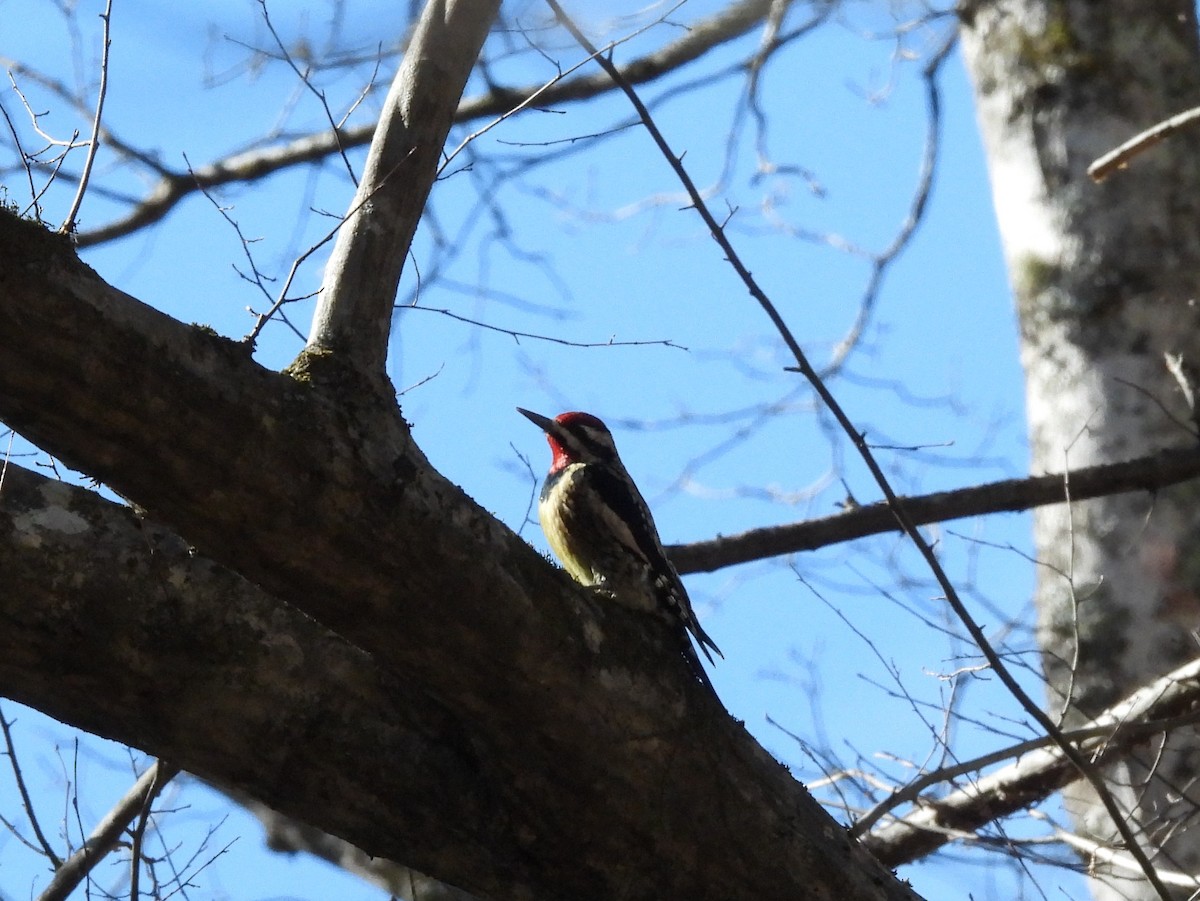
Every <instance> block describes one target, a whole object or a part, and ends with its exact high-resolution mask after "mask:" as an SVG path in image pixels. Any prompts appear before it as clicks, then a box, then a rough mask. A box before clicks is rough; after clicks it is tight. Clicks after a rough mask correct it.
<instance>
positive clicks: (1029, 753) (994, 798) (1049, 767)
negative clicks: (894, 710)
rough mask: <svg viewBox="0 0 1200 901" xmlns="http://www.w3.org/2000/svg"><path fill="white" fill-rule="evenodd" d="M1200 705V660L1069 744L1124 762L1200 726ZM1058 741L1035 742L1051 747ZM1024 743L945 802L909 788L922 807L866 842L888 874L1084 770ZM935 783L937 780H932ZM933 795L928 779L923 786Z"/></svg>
mask: <svg viewBox="0 0 1200 901" xmlns="http://www.w3.org/2000/svg"><path fill="white" fill-rule="evenodd" d="M1198 700H1200V660H1192V661H1190V662H1189V663H1187V664H1185V665H1184V666H1181V667H1179V668H1177V669H1176V670H1174V671H1173V672H1171V673H1168V674H1167V675H1165V676H1163V677H1161V678H1159V679H1156V680H1155V681H1154V682H1152V683H1151V684H1149V685H1146V686H1143V687H1142V688H1139V689H1138V690H1137V691H1135V692H1133V693H1132V694H1131V695H1129V696H1128V697H1126V698H1125V699H1124V700H1123V701H1121V702H1120V703H1118V704H1114V705H1113V706H1112V707H1110V708H1109V709H1108V710H1106V711H1105V712H1104V713H1102V714H1101V715H1100V716H1098V717H1096V718H1095V719H1094V720H1092V721H1091V722H1090V723H1088V724H1086V725H1085V726H1083V727H1082V728H1080V729H1077V730H1074V731H1072V732H1071V733H1070V734H1069V735H1068V736H1065V737H1067V738H1068V739H1069V740H1070V741H1071V743H1072V749H1073V750H1074V751H1075V753H1077V754H1086V755H1088V757H1089V758H1090V759H1092V760H1093V761H1095V762H1096V763H1100V762H1103V761H1106V760H1110V759H1113V758H1115V757H1119V756H1120V755H1121V754H1123V753H1125V752H1126V751H1127V749H1128V748H1129V747H1131V746H1132V745H1134V744H1136V743H1138V742H1140V741H1144V740H1145V739H1146V737H1147V736H1148V734H1156V733H1159V732H1164V731H1168V730H1169V729H1171V728H1176V727H1180V726H1184V725H1188V724H1194V722H1195V720H1196V711H1195V709H1194V708H1195V706H1196V704H1197V701H1198ZM1052 740H1053V739H1052V737H1049V736H1047V737H1046V738H1045V739H1037V740H1035V742H1037V743H1041V744H1048V743H1049V742H1050V741H1052ZM1032 745H1033V743H1023V744H1022V745H1018V746H1016V747H1013V748H1006V749H1003V750H1002V751H999V752H996V754H999V755H1004V756H1013V754H1014V752H1015V753H1016V754H1018V755H1019V759H1017V760H1016V761H1015V762H1013V763H1011V764H1009V765H1008V766H1006V767H1003V768H1001V769H999V770H997V771H996V772H994V773H991V774H989V775H987V776H984V777H982V778H980V779H977V780H974V781H973V782H971V783H970V784H969V785H967V786H965V787H964V788H961V789H958V790H957V791H954V792H951V793H950V794H947V795H944V796H942V797H940V798H936V799H932V800H922V799H920V798H918V797H915V796H914V795H913V793H912V792H910V791H909V789H908V787H907V786H906V787H905V788H904V789H902V792H903V794H904V797H903V799H902V800H906V801H907V800H911V801H915V802H916V804H917V809H916V810H914V811H912V812H911V813H909V814H908V815H906V816H904V817H903V818H900V819H896V820H894V821H892V822H890V823H888V824H886V825H884V826H882V827H880V828H877V829H875V830H873V831H872V832H870V833H868V834H867V835H865V836H863V838H862V841H863V844H865V845H866V846H867V847H868V848H869V849H870V850H871V852H872V853H873V854H875V855H876V856H877V857H878V858H879V859H880V860H882V861H884V862H885V863H887V864H888V865H889V866H899V865H900V864H902V863H905V862H907V861H912V860H916V859H918V858H921V857H924V856H926V855H928V854H929V853H931V852H932V851H935V850H936V849H937V848H939V847H941V846H942V845H944V844H946V843H947V842H948V841H950V840H951V839H952V838H953V835H954V834H955V833H963V832H968V833H969V832H972V831H974V830H976V829H978V828H980V827H981V826H983V825H985V824H986V823H989V822H991V821H993V820H995V819H997V818H999V817H1003V816H1007V815H1008V814H1010V813H1014V812H1016V811H1018V810H1021V809H1023V808H1025V807H1027V806H1029V805H1031V804H1034V803H1036V802H1038V801H1041V800H1044V799H1045V798H1047V797H1049V795H1050V794H1052V793H1053V792H1055V791H1057V790H1058V789H1060V788H1062V787H1063V786H1064V785H1067V784H1068V783H1070V782H1072V781H1074V780H1075V779H1076V778H1077V770H1076V767H1075V766H1074V764H1073V763H1072V762H1071V761H1070V760H1069V759H1068V757H1067V755H1066V754H1065V753H1064V751H1063V749H1062V748H1061V747H1040V748H1037V747H1033V746H1032ZM995 760H996V755H988V756H987V757H983V758H980V759H979V760H976V761H970V762H968V763H965V764H963V767H962V768H959V767H954V768H951V769H949V770H947V771H946V772H945V775H946V776H947V777H950V778H952V777H954V776H957V775H960V774H961V773H964V772H970V771H972V770H974V769H977V768H978V766H986V765H988V764H989V763H993V762H995ZM931 775H932V774H931ZM916 784H917V785H919V786H921V787H927V785H928V782H927V780H926V779H922V780H920V782H919V783H916ZM895 800H896V799H895V798H889V799H888V800H887V801H885V802H884V803H883V804H881V805H880V806H879V807H877V808H876V809H875V810H874V811H871V812H870V813H869V814H867V816H866V817H864V818H863V820H862V821H861V822H860V823H859V824H858V825H856V826H855V827H854V830H853V831H854V832H856V833H861V832H862V831H863V830H864V829H865V828H867V826H868V825H871V824H874V823H875V822H877V821H878V819H879V816H880V815H882V814H886V813H887V811H888V810H890V809H892V808H893V807H894V806H895V803H894V802H895Z"/></svg>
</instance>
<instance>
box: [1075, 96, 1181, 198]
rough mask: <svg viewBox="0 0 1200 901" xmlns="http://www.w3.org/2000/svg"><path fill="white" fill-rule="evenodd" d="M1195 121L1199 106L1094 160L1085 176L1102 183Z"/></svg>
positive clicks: (1177, 115) (1159, 124)
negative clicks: (1136, 157)
mask: <svg viewBox="0 0 1200 901" xmlns="http://www.w3.org/2000/svg"><path fill="white" fill-rule="evenodd" d="M1197 120H1200V106H1197V107H1193V108H1192V109H1190V110H1187V111H1185V112H1182V113H1178V114H1176V115H1174V116H1172V117H1171V118H1170V119H1166V120H1164V121H1162V122H1159V123H1158V124H1157V125H1155V126H1153V127H1152V128H1147V129H1146V130H1145V131H1143V132H1142V133H1141V134H1137V135H1134V136H1133V137H1132V138H1130V139H1129V140H1128V141H1126V142H1125V143H1124V144H1122V145H1121V146H1120V147H1117V148H1116V149H1115V150H1110V151H1109V152H1108V153H1106V154H1104V155H1103V156H1101V157H1099V158H1097V159H1096V161H1095V162H1094V163H1092V164H1091V165H1090V166H1088V168H1087V174H1088V176H1089V177H1090V178H1091V179H1092V181H1094V182H1097V183H1099V182H1102V181H1104V179H1106V178H1108V177H1109V176H1110V175H1112V174H1113V173H1114V172H1116V171H1117V170H1118V169H1124V168H1125V167H1126V166H1128V165H1129V161H1130V160H1131V159H1133V158H1134V157H1135V156H1137V155H1138V154H1140V153H1143V152H1145V151H1147V150H1149V149H1150V148H1151V147H1153V146H1154V145H1155V144H1158V143H1160V142H1162V141H1165V140H1166V139H1167V138H1169V137H1170V136H1171V135H1172V134H1174V133H1175V132H1177V131H1179V130H1180V129H1181V128H1187V127H1189V126H1191V125H1194V124H1195V123H1196V122H1197Z"/></svg>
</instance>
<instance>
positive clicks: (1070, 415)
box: [961, 0, 1200, 899]
mask: <svg viewBox="0 0 1200 901" xmlns="http://www.w3.org/2000/svg"><path fill="white" fill-rule="evenodd" d="M961 16H962V39H963V47H964V52H965V55H966V59H967V64H968V67H969V69H970V72H971V76H972V79H973V81H974V86H975V94H976V102H977V111H978V115H979V122H980V128H981V131H982V134H983V139H984V143H985V146H986V151H987V155H988V161H989V167H990V172H991V180H992V187H993V193H994V196H995V205H996V211H997V216H998V218H999V222H1000V230H1001V233H1002V236H1003V241H1004V249H1005V254H1006V259H1007V264H1008V270H1009V277H1010V280H1011V283H1012V286H1013V290H1014V293H1015V296H1016V306H1017V314H1018V317H1019V321H1020V332H1021V354H1022V363H1023V366H1024V369H1025V376H1026V400H1027V406H1028V418H1029V434H1030V444H1031V453H1032V464H1033V467H1034V470H1035V471H1038V472H1045V471H1059V470H1062V469H1064V468H1067V467H1069V468H1077V467H1081V466H1087V465H1090V464H1096V463H1104V462H1109V461H1115V460H1123V459H1128V458H1130V457H1134V456H1136V455H1139V454H1142V453H1146V452H1148V451H1151V450H1156V449H1160V448H1166V447H1180V446H1189V445H1192V444H1194V443H1195V441H1196V440H1197V436H1196V425H1195V419H1194V417H1193V413H1192V410H1191V409H1190V406H1189V403H1188V397H1187V394H1188V391H1185V390H1183V389H1182V388H1181V382H1180V380H1179V379H1177V378H1176V377H1175V376H1173V375H1172V374H1171V372H1170V370H1169V364H1170V361H1172V360H1180V359H1181V360H1182V364H1183V366H1182V368H1183V370H1184V371H1185V372H1186V371H1188V370H1189V367H1195V366H1197V365H1200V330H1198V328H1197V325H1198V324H1200V323H1198V318H1200V314H1198V311H1197V303H1196V297H1197V286H1196V275H1195V273H1196V271H1197V268H1198V267H1200V139H1198V138H1197V136H1196V135H1195V134H1194V133H1193V134H1177V135H1175V136H1174V137H1172V138H1171V139H1170V140H1169V141H1167V142H1166V143H1164V144H1162V145H1160V146H1159V147H1157V148H1155V149H1154V150H1153V151H1151V152H1149V153H1147V154H1145V155H1144V156H1143V157H1140V158H1139V159H1138V160H1137V161H1136V162H1135V163H1134V164H1133V165H1132V166H1131V167H1130V168H1129V169H1127V170H1125V171H1122V172H1119V173H1118V174H1117V175H1116V176H1114V177H1113V178H1111V179H1109V181H1108V182H1106V183H1103V184H1100V185H1096V184H1093V183H1092V182H1091V181H1090V179H1089V178H1088V177H1087V174H1086V169H1087V167H1088V165H1089V163H1090V162H1091V161H1092V160H1093V159H1095V158H1096V157H1097V156H1099V155H1100V154H1102V153H1103V152H1105V151H1107V150H1109V149H1111V148H1113V147H1114V146H1116V145H1118V144H1120V143H1122V142H1123V141H1125V140H1126V139H1128V138H1129V137H1131V136H1132V135H1134V134H1135V133H1137V132H1139V131H1141V130H1143V129H1145V128H1147V127H1149V126H1151V125H1153V124H1155V123H1156V122H1158V121H1160V120H1162V119H1164V118H1166V117H1168V116H1170V115H1172V114H1174V113H1177V112H1180V111H1182V110H1185V109H1187V108H1189V107H1192V106H1195V105H1197V104H1200V49H1198V41H1197V27H1196V14H1195V7H1194V5H1193V3H1192V2H1191V0H1158V2H1155V3H1144V2H1142V0H1103V2H1100V0H999V2H990V3H978V4H969V5H968V6H967V7H966V8H964V10H963V11H962V12H961ZM1170 365H1173V366H1174V367H1175V368H1176V369H1178V368H1179V367H1178V365H1177V364H1170ZM1198 492H1200V489H1198V488H1197V487H1196V485H1195V483H1190V484H1184V485H1181V486H1176V487H1173V488H1170V489H1166V490H1163V491H1159V492H1157V494H1156V495H1154V496H1151V495H1145V494H1143V495H1122V496H1117V497H1109V498H1101V499H1097V500H1090V501H1086V502H1082V503H1074V504H1070V505H1061V506H1055V507H1047V508H1043V509H1041V510H1039V511H1038V512H1037V513H1036V514H1035V518H1034V522H1035V526H1034V528H1035V540H1036V544H1037V552H1038V558H1039V561H1040V564H1041V565H1040V566H1039V569H1038V572H1039V577H1038V585H1037V603H1038V609H1039V640H1040V643H1041V647H1042V650H1043V657H1044V665H1045V671H1046V675H1047V681H1048V684H1049V697H1048V701H1049V705H1050V710H1051V711H1052V712H1054V713H1063V714H1064V716H1065V719H1066V720H1067V722H1068V723H1075V722H1078V721H1079V720H1080V719H1081V718H1083V717H1085V716H1087V715H1088V714H1089V713H1094V712H1096V711H1098V710H1099V709H1100V708H1102V707H1103V706H1104V705H1105V704H1107V703H1109V702H1111V701H1112V700H1114V699H1115V698H1117V697H1118V696H1119V695H1121V694H1123V693H1125V692H1127V691H1129V690H1130V689H1132V688H1133V687H1135V686H1137V685H1139V684H1141V683H1144V682H1147V681H1149V680H1150V679H1151V678H1152V677H1154V676H1156V675H1160V674H1162V673H1163V672H1165V671H1166V670H1168V669H1170V668H1171V667H1173V666H1176V665H1178V664H1179V663H1180V662H1182V661H1184V660H1186V659H1188V658H1189V657H1193V656H1195V655H1196V653H1197V642H1196V638H1195V629H1196V627H1197V625H1198V624H1200V598H1198V597H1197V591H1198V590H1200V556H1197V550H1196V547H1197V541H1196V538H1197V531H1198V527H1200V512H1198V511H1197V503H1196V501H1197V494H1198ZM1198 766H1200V739H1198V738H1197V735H1196V733H1195V731H1194V730H1183V732H1177V733H1176V734H1175V737H1174V738H1173V739H1172V740H1171V742H1170V743H1169V745H1168V746H1167V747H1165V748H1164V747H1163V746H1162V745H1161V744H1160V743H1158V744H1152V745H1151V746H1147V747H1146V748H1145V749H1144V751H1143V753H1141V754H1140V755H1139V756H1138V757H1137V758H1136V759H1134V760H1130V761H1129V762H1128V763H1123V764H1121V765H1119V766H1117V767H1114V768H1113V769H1111V770H1110V771H1109V773H1108V775H1109V777H1110V779H1111V782H1112V785H1113V790H1114V792H1115V795H1116V798H1117V800H1118V802H1119V803H1120V804H1121V806H1122V808H1124V809H1127V810H1130V811H1131V816H1132V818H1133V821H1134V822H1136V824H1137V827H1138V832H1139V834H1140V835H1141V836H1142V837H1143V840H1144V845H1145V847H1146V848H1147V849H1148V850H1149V851H1150V853H1151V856H1152V857H1155V860H1156V862H1157V863H1158V864H1160V865H1162V866H1167V867H1171V868H1175V869H1179V870H1183V871H1187V872H1191V873H1195V872H1197V871H1200V841H1197V836H1196V834H1194V833H1193V832H1191V831H1190V828H1189V827H1190V825H1191V818H1192V817H1194V816H1195V813H1196V800H1197V799H1200V787H1197V786H1196V784H1195V783H1196V776H1197V774H1198ZM1067 803H1068V805H1069V808H1070V810H1071V812H1072V815H1073V816H1074V818H1075V821H1076V827H1077V828H1078V829H1079V831H1080V832H1082V833H1083V834H1085V835H1087V836H1089V837H1090V838H1091V839H1093V840H1095V841H1097V842H1099V843H1101V844H1102V845H1104V846H1111V845H1112V844H1113V836H1114V831H1113V828H1112V824H1111V821H1110V820H1109V819H1108V818H1107V817H1106V816H1105V814H1104V811H1103V809H1102V808H1101V807H1100V806H1099V805H1098V804H1097V803H1096V801H1095V797H1094V795H1093V794H1091V793H1090V792H1089V791H1088V790H1087V789H1086V788H1084V787H1083V786H1082V783H1077V785H1076V786H1075V788H1074V789H1073V790H1070V791H1069V792H1068V798H1067ZM1156 849H1157V856H1155V853H1156ZM1087 863H1088V864H1089V866H1090V868H1091V872H1092V873H1093V875H1094V878H1093V893H1094V895H1095V897H1096V898H1101V899H1108V898H1118V897H1119V898H1140V897H1154V895H1153V893H1152V890H1151V889H1150V887H1149V886H1148V885H1147V884H1145V883H1144V882H1139V881H1138V879H1137V876H1136V871H1135V870H1129V869H1127V868H1123V867H1120V866H1117V867H1114V866H1112V865H1110V864H1109V863H1107V862H1105V860H1104V857H1103V855H1099V856H1094V857H1093V859H1090V860H1088V861H1087ZM1188 894H1190V891H1183V892H1182V896H1187V895H1188Z"/></svg>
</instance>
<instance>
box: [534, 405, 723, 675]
mask: <svg viewBox="0 0 1200 901" xmlns="http://www.w3.org/2000/svg"><path fill="white" fill-rule="evenodd" d="M517 411H518V412H519V413H521V415H523V416H524V417H525V418H526V419H528V420H529V421H530V422H532V423H533V424H534V425H536V426H537V427H538V428H540V429H541V430H542V431H543V432H545V433H546V440H547V441H549V443H550V451H551V453H552V454H553V459H552V460H551V462H550V471H549V472H548V473H547V474H546V481H545V483H544V484H543V485H542V493H541V496H540V498H539V500H538V519H540V520H541V523H542V531H543V532H545V533H546V540H547V541H549V542H550V547H551V548H553V550H554V553H555V554H556V555H557V556H558V559H559V560H561V561H562V564H563V567H564V568H565V569H566V570H567V572H568V573H570V575H571V577H572V578H574V579H575V581H576V582H579V583H581V584H583V585H592V586H595V587H598V588H603V589H605V590H606V591H610V592H612V594H613V595H614V596H615V597H617V598H618V599H619V600H620V601H621V602H622V603H624V604H626V605H627V606H632V607H636V608H639V609H643V610H647V611H650V612H654V613H658V614H659V615H661V616H663V617H664V618H666V619H667V620H668V621H669V622H670V623H672V624H673V625H674V626H675V628H676V630H677V631H678V635H679V638H680V640H681V651H682V653H683V656H684V658H685V659H686V660H687V662H688V666H689V667H690V669H691V670H692V673H693V675H695V677H696V678H697V679H698V680H699V681H701V682H703V683H704V684H705V685H706V686H707V687H708V689H709V690H710V691H713V686H712V682H711V681H709V678H708V674H707V673H706V672H705V671H704V667H703V666H701V664H700V659H699V658H698V657H697V656H696V652H695V650H694V649H693V648H692V644H691V642H690V641H689V640H688V636H687V633H688V632H691V633H692V635H693V636H694V637H695V639H696V644H697V645H698V646H699V648H700V650H701V651H702V652H703V653H704V656H705V657H707V658H708V662H709V663H712V662H713V658H712V654H710V653H709V649H710V648H711V649H712V650H713V651H715V652H716V653H717V655H718V656H720V657H722V658H724V656H725V655H724V654H722V653H721V651H720V649H719V648H718V647H717V646H716V644H715V643H714V642H713V640H712V639H711V638H709V637H708V635H707V633H705V631H704V630H703V629H702V628H701V627H700V623H699V622H698V621H697V620H696V614H695V613H694V612H693V611H692V602H691V599H690V598H689V597H688V593H687V589H685V588H684V587H683V582H682V581H681V580H680V578H679V573H678V572H676V571H675V567H674V566H673V565H672V564H671V561H670V560H668V559H667V555H666V552H665V551H664V550H663V546H662V540H661V539H660V538H659V537H658V529H657V528H656V527H655V525H654V518H653V517H652V516H651V515H650V508H649V507H647V506H646V501H645V500H644V499H643V498H642V493H641V492H640V491H638V488H637V485H635V484H634V481H633V479H632V478H630V476H629V473H628V472H626V470H625V466H624V465H623V464H622V463H621V458H620V457H619V456H617V446H616V444H615V442H614V441H613V436H612V433H611V432H610V431H609V430H608V427H607V426H606V425H605V424H604V423H603V422H601V421H600V420H599V419H597V418H596V417H595V416H592V415H591V414H590V413H560V414H559V415H558V416H556V417H554V419H550V418H548V417H546V416H541V415H539V414H537V413H531V412H530V411H529V410H523V409H521V408H520V407H517ZM714 693H715V692H714Z"/></svg>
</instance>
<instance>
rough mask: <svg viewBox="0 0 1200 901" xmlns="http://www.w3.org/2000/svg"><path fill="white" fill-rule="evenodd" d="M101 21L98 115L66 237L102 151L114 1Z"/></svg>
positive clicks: (64, 231)
mask: <svg viewBox="0 0 1200 901" xmlns="http://www.w3.org/2000/svg"><path fill="white" fill-rule="evenodd" d="M100 19H101V21H102V22H104V47H103V49H102V50H101V51H100V88H99V90H98V92H97V95H96V115H95V116H93V117H92V137H91V139H90V140H89V141H88V152H87V157H86V158H85V159H84V161H83V172H82V174H80V176H79V189H78V190H77V191H76V192H75V199H74V200H73V201H71V208H70V209H69V210H68V211H67V218H66V219H64V220H63V224H62V225H61V226H60V227H59V229H58V230H59V232H61V233H62V234H64V235H67V234H70V233H71V232H72V231H73V230H74V228H75V217H76V216H77V215H79V207H80V206H81V205H82V204H83V195H84V194H86V193H87V186H88V182H89V181H90V180H91V177H92V166H93V165H94V164H95V162H96V154H97V152H98V151H99V150H100V120H101V119H102V118H103V114H104V98H105V96H106V95H107V94H108V51H109V48H110V47H111V46H112V0H108V2H107V3H106V4H105V5H104V12H102V13H101V14H100Z"/></svg>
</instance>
